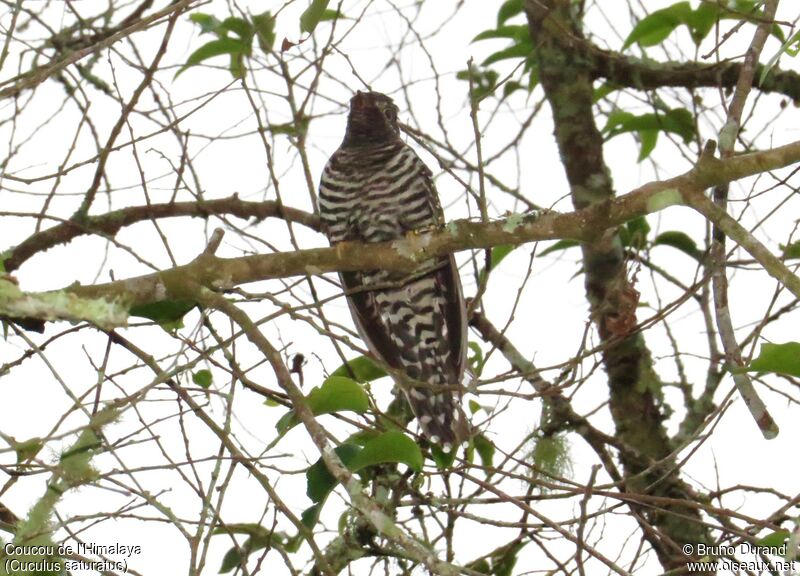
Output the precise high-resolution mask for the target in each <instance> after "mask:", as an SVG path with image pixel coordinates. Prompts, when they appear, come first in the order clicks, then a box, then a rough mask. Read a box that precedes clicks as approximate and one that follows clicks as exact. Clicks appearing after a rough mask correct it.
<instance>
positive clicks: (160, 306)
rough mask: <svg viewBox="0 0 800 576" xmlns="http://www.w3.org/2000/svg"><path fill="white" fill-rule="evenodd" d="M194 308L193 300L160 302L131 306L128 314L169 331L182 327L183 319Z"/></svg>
mask: <svg viewBox="0 0 800 576" xmlns="http://www.w3.org/2000/svg"><path fill="white" fill-rule="evenodd" d="M195 306H196V303H195V302H194V301H193V300H162V301H160V302H150V303H148V304H139V305H136V306H132V307H131V309H130V314H131V316H139V317H140V318H147V319H148V320H152V321H153V322H156V323H157V324H158V325H159V326H161V327H163V328H164V329H165V330H170V329H173V328H181V327H183V322H182V319H183V317H184V316H185V315H186V313H187V312H189V311H190V310H191V309H192V308H194V307H195Z"/></svg>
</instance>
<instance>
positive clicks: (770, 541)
mask: <svg viewBox="0 0 800 576" xmlns="http://www.w3.org/2000/svg"><path fill="white" fill-rule="evenodd" d="M789 536H791V532H789V531H788V530H776V531H775V532H772V533H771V534H767V535H766V536H764V537H763V538H760V539H759V540H758V542H756V546H759V547H762V546H765V547H770V548H772V547H773V546H774V547H779V546H782V545H783V543H784V542H786V539H787V538H788V537H789Z"/></svg>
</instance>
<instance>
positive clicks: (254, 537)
mask: <svg viewBox="0 0 800 576" xmlns="http://www.w3.org/2000/svg"><path fill="white" fill-rule="evenodd" d="M212 533H213V534H248V535H249V536H250V538H248V539H247V540H246V541H245V542H244V544H242V545H241V546H234V547H232V548H231V549H230V550H228V551H227V552H226V553H225V556H224V557H223V559H222V565H221V566H220V569H219V572H220V574H224V573H226V572H230V571H231V570H233V569H234V568H238V567H239V566H241V565H242V564H243V560H244V559H246V558H247V557H248V556H249V555H250V554H252V553H253V552H255V551H257V550H261V549H263V548H267V547H282V546H283V544H284V542H286V534H285V533H283V532H280V531H273V530H269V529H267V528H265V527H264V526H261V525H260V524H252V523H243V524H226V525H225V526H222V527H219V528H215V529H214V531H213V532H212Z"/></svg>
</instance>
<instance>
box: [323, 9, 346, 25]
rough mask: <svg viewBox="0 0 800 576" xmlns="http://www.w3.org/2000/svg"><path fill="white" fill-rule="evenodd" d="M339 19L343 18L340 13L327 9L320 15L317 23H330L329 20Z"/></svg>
mask: <svg viewBox="0 0 800 576" xmlns="http://www.w3.org/2000/svg"><path fill="white" fill-rule="evenodd" d="M339 18H344V16H342V13H341V12H339V11H338V10H331V9H330V8H329V9H328V10H325V11H324V12H323V13H322V16H321V17H320V19H319V21H320V22H330V21H331V20H338V19H339Z"/></svg>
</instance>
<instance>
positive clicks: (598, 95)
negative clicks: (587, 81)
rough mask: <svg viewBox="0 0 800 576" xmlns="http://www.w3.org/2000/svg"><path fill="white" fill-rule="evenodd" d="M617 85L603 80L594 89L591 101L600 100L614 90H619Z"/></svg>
mask: <svg viewBox="0 0 800 576" xmlns="http://www.w3.org/2000/svg"><path fill="white" fill-rule="evenodd" d="M619 88H620V87H619V85H618V84H614V83H612V82H604V83H603V84H601V85H600V86H598V87H597V88H595V90H594V94H593V95H592V102H593V103H595V104H596V103H598V102H599V101H600V100H602V99H603V98H605V97H606V96H608V95H609V94H611V93H613V92H616V91H617V90H619Z"/></svg>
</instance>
